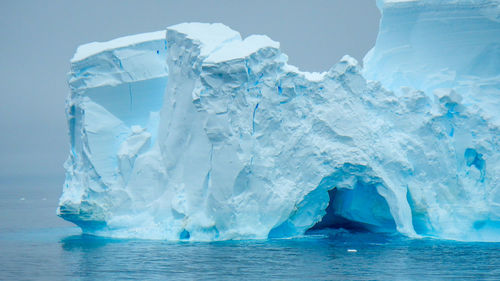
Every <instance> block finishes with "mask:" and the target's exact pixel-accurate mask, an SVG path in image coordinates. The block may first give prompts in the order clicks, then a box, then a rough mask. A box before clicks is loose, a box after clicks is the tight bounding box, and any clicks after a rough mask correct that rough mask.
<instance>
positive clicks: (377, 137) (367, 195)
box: [58, 0, 500, 241]
mask: <svg viewBox="0 0 500 281" xmlns="http://www.w3.org/2000/svg"><path fill="white" fill-rule="evenodd" d="M433 3H434V2H433V1H427V0H422V1H379V3H378V4H379V7H380V8H381V9H382V14H383V17H382V21H381V31H380V34H379V37H378V39H377V44H376V45H375V47H374V48H373V50H372V51H371V52H370V53H369V54H368V55H367V56H366V57H365V61H364V65H365V67H364V68H363V69H362V68H361V67H360V66H359V65H358V63H357V62H356V61H355V60H354V59H353V58H351V57H349V56H345V57H344V58H343V59H342V60H341V61H340V62H339V63H337V64H336V65H335V66H333V67H332V68H331V69H330V70H329V71H326V72H323V73H308V72H301V71H299V70H298V69H297V68H296V67H294V66H291V65H288V64H287V56H286V55H285V54H283V53H282V52H281V51H280V50H279V43H277V42H275V41H273V40H271V39H270V38H268V37H267V36H262V35H252V36H249V37H247V38H245V39H242V38H241V36H240V34H239V33H238V32H236V31H233V30H231V29H230V28H228V27H226V26H224V25H222V24H201V23H184V24H179V25H175V26H171V27H168V28H167V29H166V31H160V32H153V33H148V34H141V35H135V36H129V37H124V38H119V39H115V40H113V41H110V42H106V43H91V44H89V45H84V46H81V47H79V48H78V50H77V53H76V54H75V56H74V58H73V59H72V61H71V72H70V75H69V84H70V88H71V94H70V96H69V98H68V102H67V116H68V124H69V129H70V140H71V151H70V155H69V158H68V160H67V162H66V164H65V167H66V170H67V177H66V182H65V187H64V189H63V194H62V196H61V199H60V206H59V209H58V214H59V215H60V216H61V217H63V218H64V219H66V220H69V221H72V222H74V223H76V224H77V225H79V226H80V227H81V228H82V229H83V231H84V232H86V233H92V234H97V235H105V236H113V237H137V238H154V239H169V240H179V239H190V240H224V239H246V238H267V237H290V236H296V235H301V234H303V233H305V232H306V231H307V230H309V229H311V228H313V229H314V228H323V227H345V228H353V229H357V228H361V229H364V230H369V231H375V232H389V233H392V232H399V233H402V234H404V235H408V236H411V237H417V236H420V235H422V236H436V237H441V238H447V239H459V240H481V241H498V240H500V207H499V206H500V188H499V183H500V181H499V176H500V164H499V163H500V153H499V142H500V128H499V125H500V122H499V121H498V118H499V117H500V114H499V113H498V108H499V107H498V106H497V105H499V104H500V103H499V99H500V90H499V88H500V87H499V83H500V82H499V81H500V79H499V73H500V71H499V68H498V66H499V65H500V61H499V58H500V56H499V48H498V46H500V45H499V44H500V36H498V35H500V34H499V32H500V31H499V30H500V23H499V22H500V21H499V16H498V11H499V10H498V7H499V6H498V3H499V2H498V1H457V0H455V1H451V0H450V1H442V3H441V2H440V3H441V4H433ZM492 9H493V10H492ZM494 9H497V10H494ZM492 11H493V12H492ZM495 11H496V12H495ZM437 27H438V28H437ZM437 39H439V40H437ZM452 47H454V48H453V49H450V48H452Z"/></svg>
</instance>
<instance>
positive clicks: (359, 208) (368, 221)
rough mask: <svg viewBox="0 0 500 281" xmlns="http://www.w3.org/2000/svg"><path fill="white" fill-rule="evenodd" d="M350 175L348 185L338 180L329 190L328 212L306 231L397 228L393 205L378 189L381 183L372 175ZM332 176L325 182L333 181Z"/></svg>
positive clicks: (385, 231) (394, 230) (384, 231)
mask: <svg viewBox="0 0 500 281" xmlns="http://www.w3.org/2000/svg"><path fill="white" fill-rule="evenodd" d="M341 177H342V176H341ZM349 178H350V180H349V182H350V183H349V184H348V185H345V184H346V183H345V182H344V183H337V184H336V185H334V187H333V188H331V189H330V190H329V191H328V196H329V202H328V207H327V208H326V210H325V212H326V213H325V215H324V216H323V217H322V219H321V220H320V221H319V222H317V223H316V224H315V225H313V226H312V227H311V228H309V230H307V232H306V233H311V232H314V231H317V230H322V229H332V228H333V229H340V228H342V229H345V230H348V231H352V232H381V233H392V232H396V223H395V222H394V218H393V216H392V214H391V212H390V209H389V205H388V204H387V201H386V199H385V198H384V197H383V196H382V195H380V194H379V192H378V190H377V189H378V188H379V187H378V185H380V184H381V183H380V182H378V181H376V180H375V181H374V180H373V179H372V178H370V177H367V178H365V179H363V177H360V176H354V177H349ZM331 179H332V178H330V179H328V178H326V179H324V180H323V181H322V183H321V184H328V185H329V184H332V182H331ZM366 179H369V180H366Z"/></svg>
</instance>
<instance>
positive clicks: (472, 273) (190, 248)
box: [0, 179, 500, 280]
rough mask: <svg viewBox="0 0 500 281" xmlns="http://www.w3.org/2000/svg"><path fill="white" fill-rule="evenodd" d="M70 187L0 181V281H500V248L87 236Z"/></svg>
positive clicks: (321, 239) (342, 238) (359, 239)
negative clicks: (73, 220) (66, 192)
mask: <svg viewBox="0 0 500 281" xmlns="http://www.w3.org/2000/svg"><path fill="white" fill-rule="evenodd" d="M61 185H62V184H61V183H60V182H58V181H57V180H48V179H37V180H34V179H16V180H2V181H0V280H34V279H35V280H151V279H153V280H164V279H175V280H268V279H279V280H385V279H388V280H464V279H469V280H500V244H499V243H459V242H452V241H439V240H410V239H405V238H402V237H388V236H381V235H373V234H367V233H358V234H352V233H348V232H344V231H330V232H322V233H316V234H314V235H309V236H305V237H302V238H296V239H277V240H267V241H226V242H213V243H190V242H183V243H172V242H164V241H148V240H115V239H106V238H99V237H92V236H86V235H82V234H81V233H80V231H79V229H78V228H76V227H73V226H72V225H71V224H70V223H66V222H64V221H63V220H61V219H59V218H57V217H56V216H55V209H56V206H57V199H58V197H59V194H60V186H61ZM353 249H355V250H357V252H352V251H348V250H353Z"/></svg>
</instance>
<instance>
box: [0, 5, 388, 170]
mask: <svg viewBox="0 0 500 281" xmlns="http://www.w3.org/2000/svg"><path fill="white" fill-rule="evenodd" d="M378 20H379V13H378V10H377V9H376V7H375V0H330V1H327V0H307V1H305V0H304V1H283V0H276V1H272V0H258V1H235V0H233V1H229V0H225V1H201V0H200V1H193V0H189V1H180V0H176V1H159V0H151V1H131V0H109V1H102V0H86V1H68V0H52V1H17V0H4V1H2V2H1V3H0V38H1V44H0V94H1V97H2V100H1V103H0V155H1V157H0V180H1V179H2V178H3V179H5V178H8V177H10V178H12V177H57V178H60V179H61V180H62V178H63V177H64V170H63V167H62V165H63V162H64V160H65V159H66V156H67V153H68V148H69V145H68V138H67V127H66V120H65V115H64V102H65V98H66V95H67V93H68V91H69V90H68V87H67V83H66V73H67V72H68V71H69V59H70V58H71V57H72V55H73V53H74V51H75V50H76V47H77V46H78V45H80V44H83V43H87V42H92V41H107V40H110V39H113V38H116V37H120V36H124V35H129V34H136V33H141V32H148V31H155V30H161V29H164V28H165V27H166V26H169V25H172V24H176V23H180V22H186V21H199V22H222V23H224V24H226V25H228V26H229V27H231V28H233V29H234V30H237V31H239V32H240V33H241V34H242V36H244V37H246V36H248V35H250V34H266V35H268V36H269V37H271V38H272V39H274V40H276V41H279V42H280V43H281V49H282V50H283V51H284V52H285V53H286V54H288V56H289V62H290V63H291V64H294V65H296V66H298V67H299V68H300V69H301V70H307V71H323V70H327V69H329V68H330V67H331V66H332V65H333V64H335V63H336V62H337V61H338V60H339V59H340V58H341V57H342V56H343V55H344V54H350V55H351V56H353V57H355V58H357V59H358V60H361V59H362V57H363V56H364V54H365V53H366V52H367V51H368V50H369V49H370V48H371V46H373V44H374V42H375V38H376V35H377V30H378Z"/></svg>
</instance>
